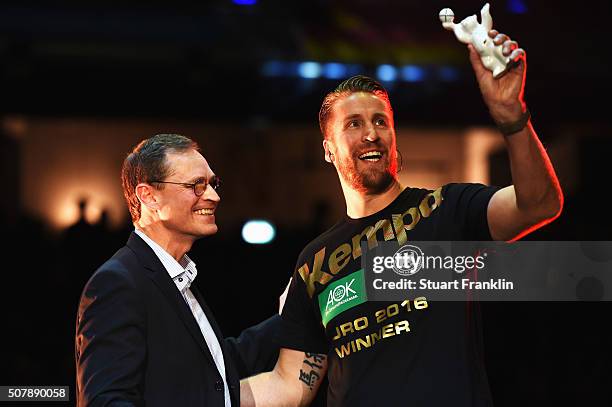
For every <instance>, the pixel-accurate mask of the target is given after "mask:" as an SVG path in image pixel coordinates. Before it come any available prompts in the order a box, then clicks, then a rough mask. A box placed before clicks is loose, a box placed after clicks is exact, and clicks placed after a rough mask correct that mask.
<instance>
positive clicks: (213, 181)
mask: <svg viewBox="0 0 612 407" xmlns="http://www.w3.org/2000/svg"><path fill="white" fill-rule="evenodd" d="M149 182H150V183H154V182H155V183H158V184H173V185H181V186H183V187H185V188H191V189H192V190H193V194H194V195H195V196H202V195H204V192H206V188H208V186H209V185H210V186H211V187H212V189H214V190H215V191H216V190H218V189H219V187H220V186H221V178H220V177H219V176H217V175H213V176H212V177H211V178H210V180H200V181H198V182H193V183H189V182H173V181H149ZM201 184H204V188H202V193H201V194H198V193H197V192H196V185H201Z"/></svg>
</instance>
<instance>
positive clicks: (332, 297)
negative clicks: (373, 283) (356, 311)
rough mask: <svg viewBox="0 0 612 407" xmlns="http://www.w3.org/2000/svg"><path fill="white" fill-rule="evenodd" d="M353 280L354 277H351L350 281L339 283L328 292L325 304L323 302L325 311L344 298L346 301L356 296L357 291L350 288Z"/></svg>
mask: <svg viewBox="0 0 612 407" xmlns="http://www.w3.org/2000/svg"><path fill="white" fill-rule="evenodd" d="M354 282H355V279H354V278H353V279H351V281H349V282H346V283H343V284H340V285H339V286H337V287H336V288H334V289H333V290H331V291H330V292H329V296H328V297H327V304H325V312H328V311H329V308H330V307H333V306H334V305H336V304H338V303H339V302H341V301H344V300H345V299H346V301H350V300H351V299H354V298H355V297H356V296H357V292H356V291H355V290H354V289H353V288H351V286H352V285H353V283H354Z"/></svg>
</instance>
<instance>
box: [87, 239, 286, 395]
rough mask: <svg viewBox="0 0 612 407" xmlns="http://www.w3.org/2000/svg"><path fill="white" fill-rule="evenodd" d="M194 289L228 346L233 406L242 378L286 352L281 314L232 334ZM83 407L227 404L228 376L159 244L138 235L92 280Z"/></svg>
mask: <svg viewBox="0 0 612 407" xmlns="http://www.w3.org/2000/svg"><path fill="white" fill-rule="evenodd" d="M191 290H192V292H193V294H194V296H195V297H196V298H197V300H198V301H199V303H200V305H201V306H202V309H203V310H204V313H205V314H206V317H207V318H208V320H209V321H210V324H211V326H212V328H213V330H214V331H215V334H216V336H217V338H218V339H219V342H220V344H221V347H222V350H223V357H224V361H225V373H226V377H227V383H228V387H229V391H230V396H231V400H232V405H234V406H238V405H239V391H240V389H239V387H240V386H239V378H240V377H241V376H247V375H250V374H253V373H256V372H257V371H259V370H269V369H271V368H272V367H273V363H274V362H275V361H276V357H277V355H278V347H277V346H276V345H275V341H273V340H272V338H273V337H274V336H275V335H276V331H277V329H279V327H280V318H278V316H276V317H273V318H271V319H269V320H267V321H265V322H263V323H262V324H259V325H258V326H256V327H253V328H250V329H249V330H246V331H245V332H243V334H241V336H240V337H239V338H238V339H227V340H224V339H223V336H222V334H221V331H220V329H219V326H218V325H217V323H216V322H215V319H214V317H213V315H212V313H211V311H210V309H209V308H208V306H207V305H206V303H205V302H204V300H203V298H202V296H201V295H200V293H199V291H198V290H197V288H196V287H194V286H193V285H192V287H191ZM75 350H76V355H75V356H76V365H77V403H78V405H79V406H107V405H113V406H132V405H135V406H136V405H138V406H140V405H146V406H184V407H188V406H223V405H224V395H223V382H222V378H221V375H220V373H219V372H218V370H217V367H216V365H215V363H214V360H213V358H212V355H211V354H210V351H209V350H208V346H207V345H206V342H205V341H204V337H203V336H202V333H201V331H200V327H199V326H198V324H197V322H196V320H195V318H194V317H193V314H192V313H191V310H190V309H189V307H188V306H187V304H186V303H185V300H184V299H183V297H182V295H181V293H180V292H179V291H178V289H177V288H176V285H175V284H174V282H173V281H172V279H171V278H170V276H169V275H168V272H167V271H166V269H165V268H164V266H163V265H162V263H161V262H160V261H159V259H158V258H157V256H156V255H155V253H154V252H153V250H152V249H151V248H150V247H149V246H148V245H147V244H146V243H145V242H144V241H143V240H142V239H141V238H140V237H139V236H138V235H136V234H135V233H132V235H131V236H130V238H129V240H128V242H127V245H126V246H124V247H123V248H121V249H120V250H119V251H118V252H117V253H116V254H115V255H114V256H113V257H112V258H111V259H110V260H108V261H107V262H106V263H104V264H103V265H102V266H101V267H100V268H99V269H98V270H97V271H96V272H95V273H94V275H93V276H92V277H91V279H90V280H89V282H88V283H87V284H86V286H85V289H84V290H83V294H82V296H81V301H80V305H79V310H78V315H77V328H76V344H75Z"/></svg>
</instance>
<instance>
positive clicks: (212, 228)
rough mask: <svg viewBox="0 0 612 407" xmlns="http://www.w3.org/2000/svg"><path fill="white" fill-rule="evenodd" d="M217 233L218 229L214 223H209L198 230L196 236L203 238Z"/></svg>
mask: <svg viewBox="0 0 612 407" xmlns="http://www.w3.org/2000/svg"><path fill="white" fill-rule="evenodd" d="M218 231H219V227H218V226H217V224H216V223H209V224H208V225H203V226H201V227H199V228H198V236H199V237H205V236H211V235H214V234H215V233H217V232H218Z"/></svg>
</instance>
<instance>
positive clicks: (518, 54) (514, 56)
mask: <svg viewBox="0 0 612 407" xmlns="http://www.w3.org/2000/svg"><path fill="white" fill-rule="evenodd" d="M504 55H505V54H504ZM525 57H526V53H525V50H524V49H523V48H516V49H515V50H513V51H512V52H511V53H510V61H512V62H516V63H518V62H519V61H521V60H524V59H525Z"/></svg>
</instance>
